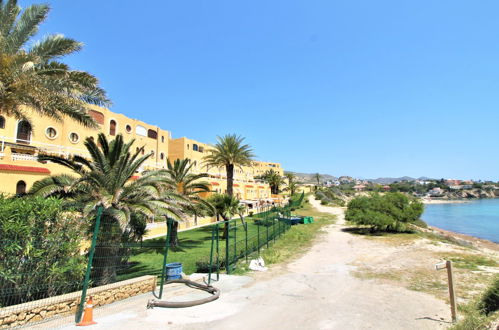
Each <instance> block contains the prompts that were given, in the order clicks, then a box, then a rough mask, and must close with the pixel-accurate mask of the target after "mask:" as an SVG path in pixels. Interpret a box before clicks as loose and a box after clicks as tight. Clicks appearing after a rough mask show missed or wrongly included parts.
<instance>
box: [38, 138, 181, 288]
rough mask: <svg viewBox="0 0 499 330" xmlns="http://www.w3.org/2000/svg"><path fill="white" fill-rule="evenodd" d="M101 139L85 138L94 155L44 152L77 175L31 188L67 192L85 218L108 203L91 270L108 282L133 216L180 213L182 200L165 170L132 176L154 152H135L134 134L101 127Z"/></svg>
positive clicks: (69, 203)
mask: <svg viewBox="0 0 499 330" xmlns="http://www.w3.org/2000/svg"><path fill="white" fill-rule="evenodd" d="M97 140H98V144H96V143H95V142H94V141H93V140H92V139H91V138H87V139H86V140H85V147H86V148H87V150H88V152H89V154H90V156H91V158H90V159H85V158H83V157H81V156H78V155H73V156H71V157H69V158H64V157H60V156H53V155H40V156H39V159H40V160H41V161H50V162H53V163H56V164H59V165H62V166H64V167H66V168H68V169H70V170H71V171H72V172H73V173H74V175H66V174H63V175H55V176H51V177H48V178H45V179H42V180H40V181H38V182H36V183H35V184H34V185H33V187H32V188H31V190H30V193H32V194H35V195H41V196H53V195H56V196H60V195H63V196H65V197H68V199H67V206H70V207H73V208H76V210H79V211H81V212H82V214H83V217H84V218H86V219H94V218H95V215H96V212H97V209H99V208H102V209H103V213H102V221H101V226H100V234H99V236H98V243H97V246H96V250H95V257H94V262H93V274H92V276H93V277H94V278H95V280H96V283H98V284H107V283H110V282H113V281H114V280H115V278H116V268H117V267H118V265H119V263H120V258H121V257H122V256H121V255H120V245H121V241H122V239H123V236H124V235H128V236H129V232H130V230H131V229H133V225H131V224H130V223H131V221H132V220H133V218H134V217H136V216H139V217H140V216H143V217H146V218H152V217H155V216H158V215H159V216H169V217H172V218H181V217H182V216H183V213H182V206H183V202H182V198H180V197H179V196H178V195H177V194H176V193H175V192H174V191H171V190H169V189H168V186H167V185H165V180H164V179H165V172H164V171H150V172H144V173H142V175H141V177H140V178H138V179H136V180H134V178H132V177H133V176H134V175H135V173H136V172H137V171H138V169H139V168H140V167H141V165H142V164H144V162H145V161H146V160H147V159H148V158H149V157H150V156H151V154H147V155H144V156H141V152H142V148H141V149H139V150H137V151H136V152H135V153H132V152H131V147H132V145H133V143H134V141H133V140H132V141H130V142H128V143H125V142H124V141H123V136H122V135H121V134H119V135H117V136H116V138H115V139H114V140H113V141H111V142H109V141H108V140H107V139H106V136H105V135H104V134H102V133H101V134H99V136H98V139H97Z"/></svg>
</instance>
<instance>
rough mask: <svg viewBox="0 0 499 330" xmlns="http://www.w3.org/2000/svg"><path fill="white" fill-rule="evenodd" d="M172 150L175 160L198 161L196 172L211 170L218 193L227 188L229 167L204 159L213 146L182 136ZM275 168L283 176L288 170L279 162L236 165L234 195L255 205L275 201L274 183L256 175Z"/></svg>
mask: <svg viewBox="0 0 499 330" xmlns="http://www.w3.org/2000/svg"><path fill="white" fill-rule="evenodd" d="M168 149H169V154H168V158H169V159H170V160H171V161H175V160H176V159H186V158H189V159H191V160H192V161H193V162H194V166H193V169H194V171H195V172H196V173H207V174H208V175H209V178H208V179H207V181H208V182H209V184H210V185H211V188H212V191H214V192H218V193H225V192H226V191H227V182H226V179H227V176H226V172H225V168H223V167H210V166H207V165H206V164H205V163H204V161H203V158H204V157H205V156H206V155H207V153H208V151H209V150H210V149H213V147H212V146H211V145H209V144H206V143H203V142H199V141H196V140H193V139H189V138H186V137H182V138H177V139H171V140H170V142H169V147H168ZM271 168H272V169H274V170H275V171H277V172H279V173H281V175H283V173H284V172H283V170H282V168H281V165H280V164H278V163H268V162H259V161H254V162H253V163H252V165H251V166H243V167H242V168H236V169H235V170H234V194H235V195H236V196H237V197H238V198H239V199H241V200H243V201H244V202H246V203H247V204H249V205H251V206H252V207H253V205H256V204H257V203H256V202H257V201H259V200H260V201H269V202H270V201H271V200H272V195H271V192H270V186H269V185H268V184H267V183H266V182H264V181H262V180H257V179H255V177H256V176H259V175H262V174H263V173H264V172H265V171H267V170H269V169H271Z"/></svg>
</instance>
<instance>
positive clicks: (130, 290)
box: [0, 275, 156, 328]
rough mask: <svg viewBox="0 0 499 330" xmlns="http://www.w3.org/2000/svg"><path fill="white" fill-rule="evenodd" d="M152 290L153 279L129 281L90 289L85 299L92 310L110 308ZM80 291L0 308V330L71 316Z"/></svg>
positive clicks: (78, 299) (154, 284)
mask: <svg viewBox="0 0 499 330" xmlns="http://www.w3.org/2000/svg"><path fill="white" fill-rule="evenodd" d="M155 288H156V276H149V275H148V276H142V277H137V278H134V279H131V280H126V281H121V282H116V283H113V284H108V285H104V286H99V287H95V288H91V289H89V290H88V291H87V298H88V297H89V296H92V298H93V303H94V307H96V306H102V305H107V304H110V303H112V302H114V301H118V300H123V299H126V298H129V297H133V296H136V295H139V294H142V293H147V292H152V291H154V289H155ZM80 298H81V291H76V292H72V293H68V294H64V295H60V296H55V297H50V298H46V299H41V300H35V301H30V302H27V303H24V304H19V305H14V306H9V307H4V308H0V328H9V327H18V326H22V325H27V324H28V323H33V322H40V321H44V320H47V319H49V318H51V317H54V316H62V315H69V314H74V313H75V312H76V308H77V306H78V304H79V302H80Z"/></svg>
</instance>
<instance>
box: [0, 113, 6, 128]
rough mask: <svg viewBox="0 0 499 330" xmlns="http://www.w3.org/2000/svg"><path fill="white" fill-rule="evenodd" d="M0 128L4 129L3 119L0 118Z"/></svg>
mask: <svg viewBox="0 0 499 330" xmlns="http://www.w3.org/2000/svg"><path fill="white" fill-rule="evenodd" d="M0 128H5V118H4V117H3V116H0Z"/></svg>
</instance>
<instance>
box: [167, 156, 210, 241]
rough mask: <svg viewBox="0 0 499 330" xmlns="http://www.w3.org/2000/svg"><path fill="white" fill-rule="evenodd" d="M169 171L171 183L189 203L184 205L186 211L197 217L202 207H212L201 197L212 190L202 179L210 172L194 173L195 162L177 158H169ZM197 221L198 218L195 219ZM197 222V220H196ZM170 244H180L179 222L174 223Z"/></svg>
mask: <svg viewBox="0 0 499 330" xmlns="http://www.w3.org/2000/svg"><path fill="white" fill-rule="evenodd" d="M167 165H168V169H167V170H166V172H167V173H168V176H169V180H170V182H169V183H170V184H171V185H173V186H174V189H175V190H176V191H177V193H178V194H179V195H180V196H183V197H184V199H185V200H186V201H187V203H186V204H185V206H184V212H185V213H187V214H192V215H193V216H194V218H195V219H197V217H198V215H199V214H200V213H201V212H202V211H201V209H203V208H204V209H206V208H207V209H210V208H212V206H211V204H209V203H208V202H206V201H205V200H204V199H203V198H201V196H200V194H202V193H207V192H209V191H210V186H209V184H208V182H205V181H200V180H201V179H203V178H206V177H208V174H206V173H201V174H193V173H192V167H193V166H194V163H192V162H191V160H190V159H182V160H180V159H177V160H175V161H174V162H173V163H171V162H170V160H168V163H167ZM195 221H196V220H195ZM196 222H197V221H196ZM170 246H171V247H176V246H178V222H177V221H175V222H174V223H173V228H172V233H171V234H170Z"/></svg>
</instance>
